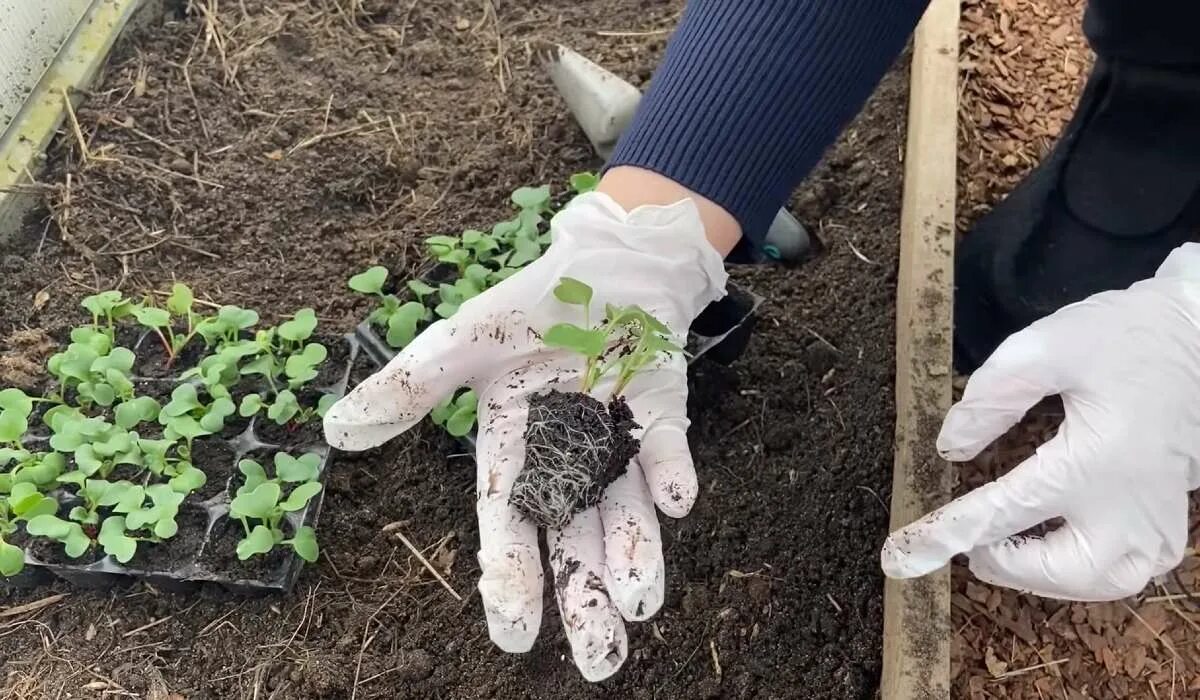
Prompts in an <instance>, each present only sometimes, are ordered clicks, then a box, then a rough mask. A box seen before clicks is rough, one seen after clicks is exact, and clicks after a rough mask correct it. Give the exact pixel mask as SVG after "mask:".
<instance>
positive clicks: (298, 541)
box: [284, 525, 321, 564]
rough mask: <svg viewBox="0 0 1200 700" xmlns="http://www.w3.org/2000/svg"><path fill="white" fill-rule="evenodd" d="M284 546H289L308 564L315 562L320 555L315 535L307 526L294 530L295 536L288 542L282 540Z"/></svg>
mask: <svg viewBox="0 0 1200 700" xmlns="http://www.w3.org/2000/svg"><path fill="white" fill-rule="evenodd" d="M284 544H290V545H291V546H292V549H293V550H295V552H296V554H298V555H299V556H300V558H301V559H303V560H304V561H306V562H308V563H310V564H311V563H313V562H315V561H316V560H317V557H318V556H320V553H321V550H320V547H319V546H318V545H317V533H316V532H315V531H314V530H313V529H312V528H311V527H309V526H307V525H305V526H303V527H301V528H300V529H298V530H296V535H295V536H294V537H292V539H290V540H284Z"/></svg>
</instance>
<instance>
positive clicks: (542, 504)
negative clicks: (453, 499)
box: [508, 391, 638, 528]
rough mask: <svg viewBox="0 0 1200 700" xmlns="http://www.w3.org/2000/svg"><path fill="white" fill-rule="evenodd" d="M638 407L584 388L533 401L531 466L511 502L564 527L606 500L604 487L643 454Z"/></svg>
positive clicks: (544, 523) (528, 430)
mask: <svg viewBox="0 0 1200 700" xmlns="http://www.w3.org/2000/svg"><path fill="white" fill-rule="evenodd" d="M637 427H638V426H637V423H635V422H634V421H633V411H631V410H630V408H629V404H627V403H625V399H624V398H623V397H620V396H618V397H616V398H614V399H613V400H612V401H610V402H609V404H608V406H605V405H604V404H603V403H600V402H599V401H597V400H596V399H594V398H592V397H590V396H588V395H587V394H581V393H579V392H570V393H567V392H562V391H550V392H547V393H545V394H539V395H537V396H533V397H531V398H530V399H529V417H528V418H527V419H526V426H525V466H524V468H522V469H521V473H520V474H518V475H517V479H516V481H515V482H514V483H513V489H512V494H511V495H510V496H509V499H508V502H509V503H510V504H511V505H513V506H515V507H516V509H517V510H519V511H520V512H521V513H523V514H524V515H525V517H527V518H529V519H530V520H533V521H534V522H535V523H537V524H538V525H539V526H541V527H545V528H562V527H564V526H565V525H566V524H567V523H568V522H570V521H571V516H573V515H574V514H575V513H578V512H580V511H582V510H586V509H588V508H591V507H592V506H594V505H596V504H597V503H599V502H600V497H601V496H602V495H604V489H606V488H608V485H609V484H611V483H612V482H614V481H616V480H617V477H619V476H621V475H622V474H624V473H625V468H626V466H627V465H628V464H629V460H631V459H633V458H634V457H636V456H637V452H638V441H637V440H636V439H634V437H633V435H632V434H631V431H632V430H634V429H635V428H637Z"/></svg>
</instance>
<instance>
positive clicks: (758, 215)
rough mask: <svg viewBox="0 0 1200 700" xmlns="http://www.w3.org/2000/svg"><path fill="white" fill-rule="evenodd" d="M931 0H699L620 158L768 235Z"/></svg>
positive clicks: (754, 235) (757, 238)
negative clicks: (660, 175)
mask: <svg viewBox="0 0 1200 700" xmlns="http://www.w3.org/2000/svg"><path fill="white" fill-rule="evenodd" d="M926 4H927V0H691V2H689V3H688V5H687V8H686V9H685V11H684V15H683V19H682V21H681V22H680V25H679V28H678V29H677V30H676V31H675V34H674V36H672V37H671V40H670V42H669V43H668V45H667V51H666V56H665V58H664V59H663V62H662V64H661V65H660V66H659V67H658V70H657V71H655V73H654V77H653V78H652V79H651V82H650V89H649V90H648V91H647V93H646V96H645V98H644V99H643V100H642V103H641V104H640V105H639V107H638V112H637V115H636V116H635V117H634V120H633V123H632V124H631V125H630V127H629V128H628V129H627V130H626V132H625V134H624V135H623V137H622V139H621V141H620V142H619V143H618V145H617V148H616V150H615V151H614V153H613V157H612V159H611V160H610V162H609V164H608V167H613V166H617V165H633V166H638V167H641V168H645V169H647V170H653V171H655V172H657V173H660V174H662V175H665V176H667V177H669V178H671V179H672V180H675V181H676V182H678V183H680V184H682V185H684V186H685V187H687V188H689V189H691V190H692V191H694V192H698V193H699V194H701V195H704V196H705V197H707V198H709V199H711V200H713V201H714V202H716V203H717V204H719V205H721V206H722V207H723V208H724V209H725V210H727V211H729V212H730V213H731V214H732V215H733V216H734V217H735V218H736V219H737V220H738V222H739V223H741V225H742V231H743V233H744V234H745V236H746V238H747V239H748V240H749V241H750V242H752V243H755V244H757V243H760V242H761V241H762V237H763V236H764V235H765V234H766V230H767V227H768V226H769V225H770V223H771V219H772V218H773V217H774V216H775V213H776V211H778V210H779V208H780V207H781V206H783V205H784V203H785V202H786V201H787V199H788V197H789V196H790V194H791V192H792V190H793V189H794V188H795V187H796V185H797V184H799V182H800V180H802V179H803V178H804V177H805V176H806V175H808V173H809V171H810V170H811V169H812V168H813V166H814V165H816V163H817V161H818V160H819V159H820V158H821V155H822V153H823V152H824V151H825V149H826V148H828V147H829V145H830V144H832V143H833V141H834V139H836V138H837V136H838V134H839V133H840V132H841V130H842V129H843V128H844V127H845V125H846V123H847V122H849V121H850V119H852V118H853V117H854V115H855V114H856V113H857V112H858V110H859V109H861V108H862V105H863V103H864V102H865V101H866V99H867V97H868V96H869V95H870V94H871V91H872V90H873V89H874V88H875V85H876V84H877V83H878V82H879V80H880V78H882V76H883V74H884V73H885V72H886V71H887V69H888V67H889V66H890V65H891V64H892V62H893V61H894V60H895V58H896V56H897V55H898V54H899V53H900V51H901V50H902V49H903V48H904V45H905V43H906V42H907V40H908V37H909V35H910V34H911V32H912V30H913V27H915V26H916V23H917V20H918V19H920V16H921V13H922V12H923V11H924V10H925V6H926Z"/></svg>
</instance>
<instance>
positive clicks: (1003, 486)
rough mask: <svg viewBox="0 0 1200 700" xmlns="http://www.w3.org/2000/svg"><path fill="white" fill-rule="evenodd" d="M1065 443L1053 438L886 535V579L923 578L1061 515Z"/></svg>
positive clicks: (1064, 498) (882, 559)
mask: <svg viewBox="0 0 1200 700" xmlns="http://www.w3.org/2000/svg"><path fill="white" fill-rule="evenodd" d="M1064 445H1065V438H1064V436H1063V435H1059V436H1058V437H1055V438H1054V439H1053V440H1051V441H1050V442H1048V443H1046V444H1045V445H1043V446H1042V447H1041V448H1040V449H1038V451H1037V453H1035V454H1034V455H1033V456H1032V457H1030V458H1029V459H1027V460H1025V461H1024V462H1022V463H1021V464H1020V465H1018V466H1017V467H1016V468H1015V469H1013V470H1012V471H1011V472H1009V473H1008V474H1007V475H1005V476H1003V477H1001V478H999V479H997V480H996V481H993V482H992V483H990V484H984V485H983V486H981V487H979V488H977V489H975V490H974V491H971V492H970V493H968V494H966V495H964V496H961V497H959V498H956V499H955V500H953V501H951V502H950V503H948V504H947V505H945V506H943V507H942V508H939V509H938V510H935V511H933V512H932V513H930V514H929V515H926V516H925V517H923V518H921V519H920V520H917V521H916V522H914V523H912V524H911V525H908V526H906V527H904V528H901V529H900V530H897V531H896V532H893V533H892V534H890V535H888V538H887V540H886V541H885V542H884V545H883V550H882V551H881V552H880V564H881V565H882V566H883V572H884V573H885V574H887V575H888V576H890V577H892V578H911V577H914V576H924V575H925V574H928V573H930V572H932V571H936V570H937V569H940V568H941V567H942V566H945V565H946V564H947V563H948V562H949V561H950V559H951V557H953V556H955V555H956V554H962V553H963V552H968V551H970V550H972V549H975V548H977V547H981V546H986V545H990V544H993V543H996V542H1000V541H1002V540H1004V539H1005V538H1007V537H1009V536H1011V535H1015V534H1017V533H1019V532H1023V531H1024V530H1027V529H1029V528H1031V527H1033V526H1034V525H1037V524H1039V523H1042V522H1045V521H1046V520H1049V519H1050V518H1053V517H1056V516H1059V515H1062V513H1063V509H1064V507H1065V505H1066V503H1067V498H1068V497H1069V494H1067V493H1065V492H1064V491H1063V488H1062V484H1063V481H1062V478H1061V476H1060V475H1061V472H1062V470H1063V469H1064V468H1065V466H1064V463H1063V460H1064V459H1065V446H1064Z"/></svg>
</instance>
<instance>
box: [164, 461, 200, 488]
mask: <svg viewBox="0 0 1200 700" xmlns="http://www.w3.org/2000/svg"><path fill="white" fill-rule="evenodd" d="M167 483H168V484H169V485H170V486H171V490H173V491H175V492H176V493H182V494H184V495H186V494H189V493H191V492H192V491H197V490H199V489H200V488H201V487H203V486H204V485H205V484H207V483H208V476H207V475H206V474H205V473H204V472H202V471H200V470H199V469H197V468H195V467H194V466H192V465H191V463H189V462H183V466H182V467H181V468H180V470H179V473H178V474H176V475H175V476H173V477H171V480H170V481H169V482H167Z"/></svg>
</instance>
